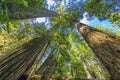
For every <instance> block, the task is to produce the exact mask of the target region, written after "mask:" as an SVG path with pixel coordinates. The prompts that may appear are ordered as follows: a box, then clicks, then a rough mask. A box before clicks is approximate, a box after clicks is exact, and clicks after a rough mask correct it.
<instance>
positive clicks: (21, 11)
mask: <svg viewBox="0 0 120 80" xmlns="http://www.w3.org/2000/svg"><path fill="white" fill-rule="evenodd" d="M6 8H7V12H8V17H9V18H10V19H12V20H21V19H30V18H39V17H55V16H59V14H58V13H56V12H54V11H51V10H48V9H45V8H41V9H40V8H33V7H29V6H28V7H26V6H24V5H23V4H17V3H15V2H7V3H3V4H2V9H3V10H4V9H6Z"/></svg>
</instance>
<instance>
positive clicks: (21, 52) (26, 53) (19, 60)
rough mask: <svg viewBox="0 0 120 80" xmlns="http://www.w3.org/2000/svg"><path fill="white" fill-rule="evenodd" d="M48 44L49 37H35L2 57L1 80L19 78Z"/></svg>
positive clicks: (0, 64) (0, 63)
mask: <svg viewBox="0 0 120 80" xmlns="http://www.w3.org/2000/svg"><path fill="white" fill-rule="evenodd" d="M47 44H48V38H46V37H43V38H35V39H32V40H31V41H29V42H27V43H25V44H23V45H22V46H20V47H19V48H16V49H15V50H13V52H12V53H10V54H9V55H6V56H5V57H3V58H1V59H0V80H17V79H18V78H19V77H20V76H21V75H23V74H24V73H27V71H28V70H29V69H30V68H31V66H32V65H33V63H34V61H35V59H36V58H37V56H38V55H39V54H40V52H41V51H42V49H43V48H45V47H46V45H47Z"/></svg>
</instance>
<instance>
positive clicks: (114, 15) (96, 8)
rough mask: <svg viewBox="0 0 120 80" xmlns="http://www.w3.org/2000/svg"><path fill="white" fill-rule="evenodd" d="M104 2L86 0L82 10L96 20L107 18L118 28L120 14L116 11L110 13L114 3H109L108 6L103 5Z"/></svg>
mask: <svg viewBox="0 0 120 80" xmlns="http://www.w3.org/2000/svg"><path fill="white" fill-rule="evenodd" d="M104 2H105V0H88V1H87V2H86V3H85V5H84V9H85V10H86V11H87V12H89V13H93V14H94V15H95V16H96V17H98V18H101V17H105V18H108V19H109V20H110V21H111V22H112V23H113V24H114V25H118V26H120V13H119V12H118V11H116V12H111V8H112V6H113V5H115V1H111V2H109V4H104Z"/></svg>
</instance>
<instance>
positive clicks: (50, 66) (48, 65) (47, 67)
mask: <svg viewBox="0 0 120 80" xmlns="http://www.w3.org/2000/svg"><path fill="white" fill-rule="evenodd" d="M52 53H53V51H52ZM52 53H51V54H50V55H49V56H48V58H47V59H46V60H45V62H44V63H43V64H42V65H41V67H40V68H39V69H38V70H37V72H36V74H39V75H44V76H45V75H49V76H50V75H53V74H54V73H55V69H54V68H55V67H56V66H57V61H56V59H55V58H54V55H53V54H52Z"/></svg>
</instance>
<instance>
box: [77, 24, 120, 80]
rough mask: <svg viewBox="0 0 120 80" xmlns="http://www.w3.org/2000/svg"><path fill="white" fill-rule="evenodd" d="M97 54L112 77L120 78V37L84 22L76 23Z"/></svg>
mask: <svg viewBox="0 0 120 80" xmlns="http://www.w3.org/2000/svg"><path fill="white" fill-rule="evenodd" d="M75 26H76V27H77V29H78V31H79V32H80V33H81V34H82V36H83V38H84V39H85V40H86V42H87V43H88V45H89V46H90V48H91V49H92V50H93V52H94V53H95V55H96V56H97V57H98V58H99V60H100V61H101V62H102V63H103V65H104V66H105V67H106V68H107V70H108V71H109V72H110V74H111V79H115V80H118V79H120V76H119V75H120V37H117V36H112V35H110V34H107V33H104V32H102V31H99V30H97V29H95V28H92V27H90V26H88V25H85V24H83V23H76V24H75Z"/></svg>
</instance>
